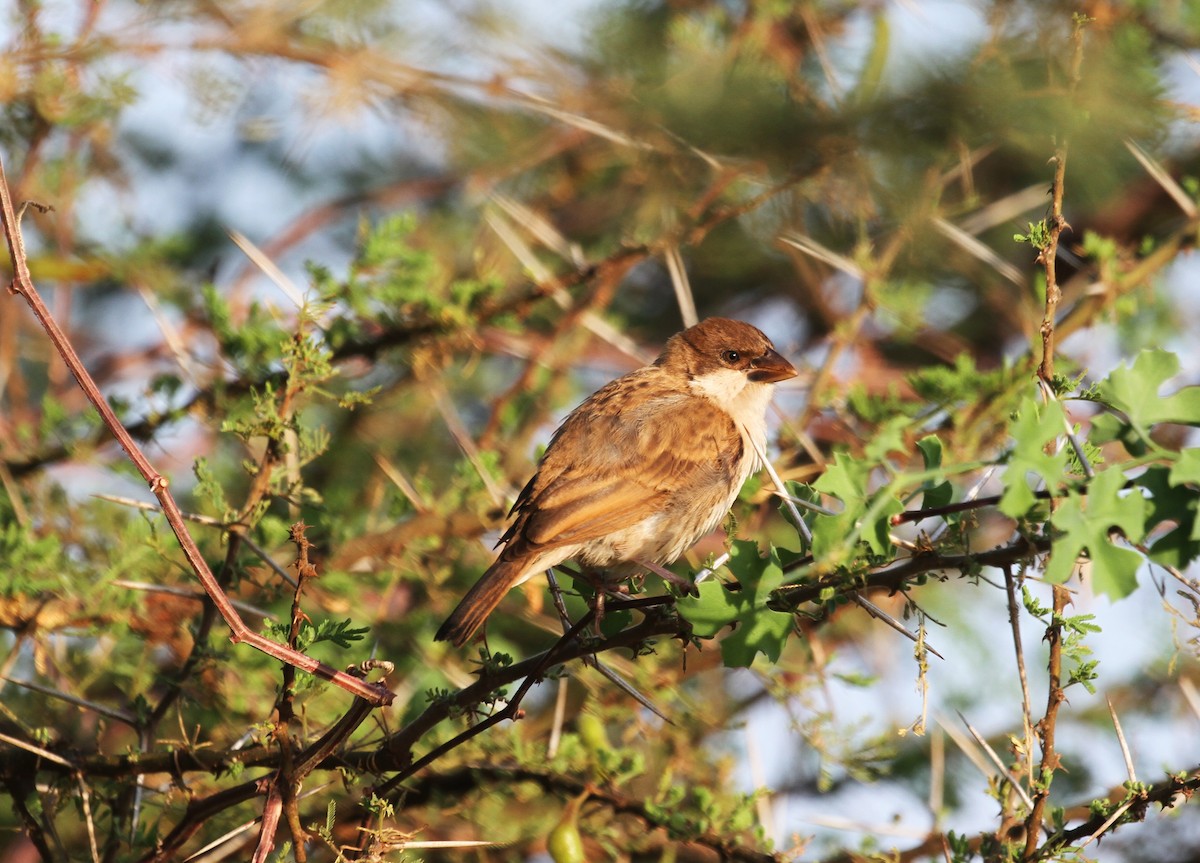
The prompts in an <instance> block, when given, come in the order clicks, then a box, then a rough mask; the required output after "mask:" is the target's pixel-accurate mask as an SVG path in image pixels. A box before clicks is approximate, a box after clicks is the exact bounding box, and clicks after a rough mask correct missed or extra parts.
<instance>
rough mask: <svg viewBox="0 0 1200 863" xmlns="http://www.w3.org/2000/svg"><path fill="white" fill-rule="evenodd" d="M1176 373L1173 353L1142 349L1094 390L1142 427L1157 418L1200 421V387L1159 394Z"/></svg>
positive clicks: (1176, 359) (1163, 420)
mask: <svg viewBox="0 0 1200 863" xmlns="http://www.w3.org/2000/svg"><path fill="white" fill-rule="evenodd" d="M1178 373H1179V359H1178V357H1176V356H1175V355H1174V354H1173V353H1170V352H1169V351H1164V350H1149V351H1142V352H1141V353H1140V354H1138V355H1137V358H1136V359H1134V361H1133V365H1132V366H1131V367H1126V366H1124V365H1121V366H1118V367H1117V368H1115V369H1113V371H1112V373H1111V374H1109V376H1108V377H1107V378H1105V379H1104V380H1103V381H1101V382H1100V383H1099V385H1098V386H1097V387H1096V391H1097V393H1098V394H1099V396H1100V398H1101V399H1102V400H1103V401H1104V402H1105V403H1106V404H1109V405H1111V406H1112V407H1114V408H1116V409H1117V410H1119V411H1121V412H1122V413H1123V414H1125V415H1126V416H1127V417H1129V420H1130V422H1132V423H1133V424H1134V425H1136V426H1139V427H1140V428H1142V429H1147V428H1149V427H1150V426H1151V425H1153V424H1154V423H1160V422H1177V423H1184V424H1186V425H1200V387H1196V386H1192V387H1183V388H1182V389H1180V390H1178V391H1177V392H1175V393H1174V394H1172V395H1169V396H1160V395H1159V394H1158V391H1159V390H1160V389H1162V387H1163V384H1165V383H1166V382H1167V381H1168V380H1169V379H1170V378H1172V377H1174V376H1175V375H1176V374H1178Z"/></svg>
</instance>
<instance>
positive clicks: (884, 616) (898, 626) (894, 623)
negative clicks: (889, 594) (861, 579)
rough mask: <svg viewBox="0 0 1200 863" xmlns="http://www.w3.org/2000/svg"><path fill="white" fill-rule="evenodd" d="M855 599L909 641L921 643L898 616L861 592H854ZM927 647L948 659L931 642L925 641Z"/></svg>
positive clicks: (872, 614) (870, 613) (872, 615)
mask: <svg viewBox="0 0 1200 863" xmlns="http://www.w3.org/2000/svg"><path fill="white" fill-rule="evenodd" d="M853 599H854V602H855V603H856V604H857V605H859V606H861V607H862V608H863V609H864V610H865V611H866V612H867V614H869V615H871V617H873V618H875V619H876V620H882V621H883V622H884V623H886V624H887V625H888V626H890V627H891V628H892V629H894V630H896V631H897V632H898V633H900V634H901V635H903V636H904V637H905V638H907V639H908V640H909V641H912V642H914V643H920V642H921V641H922V639H921V637H920V636H918V635H917V634H916V633H915V632H909V630H908V628H907V627H905V625H904V624H902V623H901V622H900V621H898V620H896V618H894V617H892V616H891V615H890V614H888V613H887V612H886V611H884V610H883V609H882V608H880V607H879V606H878V605H876V604H875V603H873V602H871V600H869V599H867V598H866V597H865V596H863V595H862V594H860V593H856V594H854V596H853ZM925 649H926V650H928V651H929V652H930V653H932V654H933V655H934V656H936V657H937V658H938V659H941V660H945V659H946V657H944V656H942V655H941V654H940V653H938V652H937V651H936V650H934V649H933V648H932V647H931V646H930V645H929V642H925Z"/></svg>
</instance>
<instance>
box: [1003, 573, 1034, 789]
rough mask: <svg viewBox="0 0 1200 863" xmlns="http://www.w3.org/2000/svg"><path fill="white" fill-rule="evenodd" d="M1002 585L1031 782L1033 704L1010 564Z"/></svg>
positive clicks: (1027, 773)
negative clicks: (1010, 631) (1011, 639)
mask: <svg viewBox="0 0 1200 863" xmlns="http://www.w3.org/2000/svg"><path fill="white" fill-rule="evenodd" d="M1003 569H1004V586H1005V592H1006V594H1007V595H1008V623H1009V626H1010V627H1011V629H1012V637H1013V651H1014V653H1016V657H1017V678H1018V679H1019V680H1020V682H1021V728H1022V741H1023V742H1022V744H1021V745H1022V748H1023V751H1022V758H1021V761H1022V763H1023V764H1024V765H1025V767H1026V781H1027V782H1029V783H1030V785H1032V784H1033V705H1032V701H1031V700H1030V698H1029V675H1028V674H1027V673H1026V670H1025V648H1024V645H1022V643H1021V612H1020V606H1019V604H1018V603H1017V582H1016V579H1015V578H1014V577H1013V571H1012V565H1011V564H1006V565H1005V566H1004V567H1003Z"/></svg>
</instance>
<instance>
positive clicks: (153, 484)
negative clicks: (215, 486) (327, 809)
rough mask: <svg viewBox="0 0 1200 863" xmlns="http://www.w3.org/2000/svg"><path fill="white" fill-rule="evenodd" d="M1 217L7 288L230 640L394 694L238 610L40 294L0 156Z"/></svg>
mask: <svg viewBox="0 0 1200 863" xmlns="http://www.w3.org/2000/svg"><path fill="white" fill-rule="evenodd" d="M0 220H2V221H3V224H4V236H5V240H6V241H7V242H8V250H9V255H10V256H11V258H12V263H13V281H12V284H11V285H10V287H9V290H10V291H11V292H12V293H14V294H19V295H20V296H22V297H24V298H25V301H26V302H27V303H28V304H29V307H30V309H31V310H32V311H33V313H34V315H35V316H36V317H37V319H38V322H39V323H40V324H41V325H42V328H43V329H45V331H46V334H47V335H48V336H49V337H50V341H51V342H52V343H53V345H54V348H55V350H56V351H57V352H58V354H59V356H61V357H62V359H63V362H65V363H66V365H67V368H68V369H70V371H71V374H72V375H74V377H75V380H76V381H77V382H78V383H79V386H80V387H81V388H82V389H83V391H84V393H85V394H86V395H87V398H88V401H90V402H91V403H92V406H93V407H94V408H95V409H96V410H97V411H98V412H99V414H100V417H101V419H102V420H103V421H104V425H105V426H106V427H107V428H108V429H109V431H111V432H112V434H113V435H114V436H115V437H116V439H117V441H118V442H119V443H120V444H121V447H122V448H123V449H124V450H125V452H126V454H127V455H128V456H129V459H130V460H131V461H132V462H133V464H134V466H135V467H136V468H137V470H138V472H139V473H140V474H141V475H142V477H143V478H144V479H145V480H146V482H147V483H148V484H149V486H150V491H151V492H152V493H153V494H154V496H155V497H156V498H158V502H159V505H160V506H161V507H162V511H163V515H164V516H165V517H166V519H167V523H168V524H170V526H171V530H172V531H173V532H174V533H175V537H176V539H177V540H178V542H179V547H180V548H181V549H182V550H183V554H184V557H186V558H187V561H188V564H189V565H190V566H191V568H192V571H193V572H195V573H196V577H197V578H198V579H199V580H200V583H201V585H203V587H204V590H205V593H207V594H208V596H209V598H210V599H211V600H212V602H213V604H214V605H216V607H217V610H218V611H219V612H220V614H221V617H222V618H224V619H225V622H226V624H228V626H229V629H230V632H231V636H230V638H231V640H232V641H233V642H234V643H237V642H243V641H244V642H246V643H247V644H249V645H250V646H251V647H254V648H256V649H258V650H261V651H262V652H263V653H266V654H267V655H269V656H272V657H274V658H275V659H278V660H280V661H281V662H287V663H289V664H291V665H294V666H296V667H297V668H299V669H302V670H303V671H307V672H309V673H310V674H315V675H317V676H318V677H322V678H324V679H326V680H329V681H330V682H332V683H334V684H335V685H337V686H340V687H341V688H343V689H345V690H346V691H347V692H350V693H352V694H354V695H357V696H359V697H361V698H365V699H367V700H368V701H370V702H372V703H373V704H381V705H382V704H390V703H391V701H392V699H393V697H394V696H393V695H392V693H391V692H390V691H389V690H388V689H387V688H386V687H384V686H380V685H377V684H371V683H367V682H366V681H365V680H361V679H359V678H356V677H353V676H351V675H349V674H347V673H346V672H344V671H338V670H337V669H335V668H331V667H329V666H328V665H325V664H324V663H322V662H318V661H317V660H315V659H313V658H311V657H309V656H304V655H303V654H300V653H297V652H296V651H294V650H292V649H291V648H288V647H285V646H284V645H282V644H278V643H276V642H273V641H271V640H270V639H268V638H265V637H263V636H262V635H259V634H258V633H257V632H254V631H253V630H251V629H250V627H248V626H247V625H246V623H245V622H244V621H243V620H242V618H241V616H240V615H239V614H238V612H237V609H235V608H234V607H233V604H232V603H230V601H229V598H228V597H227V596H226V595H225V592H224V590H222V589H221V585H220V584H219V583H218V582H217V579H216V578H215V577H214V575H213V573H212V570H210V569H209V567H208V563H207V561H205V560H204V556H203V555H202V554H201V553H200V549H199V548H198V547H197V546H196V542H195V540H193V539H192V535H191V533H190V532H189V531H188V528H187V523H186V521H185V520H184V517H183V513H182V512H181V511H180V509H179V505H178V504H177V503H176V502H175V498H174V497H173V496H172V495H171V492H170V490H169V482H168V480H167V478H166V477H164V476H163V475H162V474H160V473H159V472H158V471H157V470H155V468H154V466H153V465H152V464H151V463H150V461H149V459H147V458H146V456H145V454H144V453H143V452H142V450H141V448H140V447H139V446H138V445H137V443H136V442H135V441H134V440H133V438H132V437H130V435H129V433H128V432H127V431H126V430H125V427H124V426H123V425H122V424H121V421H120V420H119V419H118V418H117V415H116V413H114V411H113V409H112V408H111V407H110V406H109V404H108V400H107V399H105V398H104V395H103V393H101V392H100V389H99V388H98V387H97V386H96V382H95V381H94V380H93V379H92V376H91V375H90V374H89V373H88V370H87V369H86V368H85V367H84V365H83V361H82V360H81V359H80V358H79V354H78V353H77V352H76V351H75V348H74V346H73V345H72V344H71V342H70V340H69V339H68V338H67V335H66V333H64V332H63V331H62V329H61V328H60V327H59V325H58V323H57V322H56V321H55V320H54V318H53V316H52V315H51V314H50V310H49V308H47V306H46V304H45V302H43V300H42V298H41V295H40V294H39V293H38V291H37V289H36V288H35V287H34V285H33V280H32V278H31V277H30V274H29V265H28V262H27V259H26V255H25V243H24V240H23V239H22V237H21V231H20V224H19V219H18V217H17V213H16V211H15V209H14V207H13V202H12V196H11V193H10V191H9V187H8V180H7V178H6V177H5V176H4V166H3V163H2V162H0Z"/></svg>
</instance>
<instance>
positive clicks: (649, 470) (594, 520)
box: [512, 390, 743, 547]
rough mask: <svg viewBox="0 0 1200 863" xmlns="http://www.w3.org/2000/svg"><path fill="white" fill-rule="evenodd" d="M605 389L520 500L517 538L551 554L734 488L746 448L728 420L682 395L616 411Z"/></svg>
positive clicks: (559, 439) (558, 439) (576, 416)
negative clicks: (672, 504) (676, 504)
mask: <svg viewBox="0 0 1200 863" xmlns="http://www.w3.org/2000/svg"><path fill="white" fill-rule="evenodd" d="M604 392H605V391H604V390H601V392H600V393H597V394H596V396H593V398H592V399H589V401H588V402H586V403H585V404H584V405H583V406H581V407H580V409H579V410H576V411H575V413H573V414H572V415H571V416H570V417H568V418H567V421H566V422H565V423H564V424H563V426H562V428H561V429H560V430H559V432H558V433H557V434H556V435H555V438H554V440H553V441H552V442H551V445H550V448H549V449H547V451H546V454H545V456H544V457H543V459H542V463H541V465H540V466H539V469H538V473H537V475H536V476H535V477H534V479H533V480H532V481H531V482H530V484H529V485H528V486H526V488H525V490H524V491H523V492H522V494H521V498H520V499H518V501H517V506H516V510H517V512H518V513H519V515H518V519H517V522H516V523H515V524H514V525H513V528H514V530H513V531H512V533H513V534H514V537H513V538H519V539H521V540H523V541H524V543H530V544H532V545H535V546H542V547H545V546H557V545H567V544H575V543H583V542H588V541H590V540H593V539H597V538H600V537H603V536H605V535H607V534H610V533H612V532H614V531H617V530H620V529H622V528H625V527H629V526H631V525H634V524H636V523H637V522H639V521H641V520H642V519H644V518H646V517H647V516H649V515H651V514H653V513H654V512H656V511H659V510H661V509H662V508H663V507H664V506H665V505H666V504H667V502H668V499H671V500H679V499H680V498H682V499H687V498H688V497H689V496H692V495H697V494H704V493H709V494H710V493H711V490H712V489H713V488H714V487H716V486H718V485H720V486H722V487H724V488H728V486H729V484H730V483H731V482H732V481H733V477H734V474H735V473H736V471H737V465H738V464H739V463H740V461H741V457H742V446H743V444H742V438H741V434H740V432H739V431H738V428H737V426H736V425H735V423H734V421H733V419H732V418H731V417H730V416H729V414H728V413H726V412H725V411H723V410H721V409H720V408H718V407H716V406H715V405H714V404H713V403H712V402H710V401H708V400H707V399H703V398H697V397H695V396H689V395H681V394H679V393H677V392H674V393H671V394H668V395H664V396H662V397H661V398H657V399H655V398H650V399H640V400H635V406H632V407H630V406H629V405H628V403H627V402H624V401H623V400H621V399H610V400H609V402H611V403H610V404H606V401H605V399H604V398H603V395H604ZM598 397H600V398H598ZM589 405H590V407H591V410H585V408H588V407H589ZM618 406H621V407H624V409H623V410H618V409H617V407H618Z"/></svg>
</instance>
